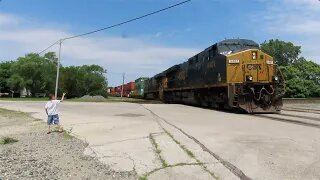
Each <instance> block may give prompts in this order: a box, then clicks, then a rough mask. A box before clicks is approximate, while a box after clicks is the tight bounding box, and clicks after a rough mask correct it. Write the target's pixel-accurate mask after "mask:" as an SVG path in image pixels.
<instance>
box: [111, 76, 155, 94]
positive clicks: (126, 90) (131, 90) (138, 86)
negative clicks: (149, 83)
mask: <svg viewBox="0 0 320 180" xmlns="http://www.w3.org/2000/svg"><path fill="white" fill-rule="evenodd" d="M148 79H149V78H147V77H140V78H138V79H136V80H135V81H134V82H129V83H127V84H124V85H123V86H117V87H110V88H109V91H108V93H109V95H110V96H117V97H120V96H121V93H122V96H123V97H134V98H142V97H143V95H144V88H145V82H146V80H148ZM122 87H123V91H122Z"/></svg>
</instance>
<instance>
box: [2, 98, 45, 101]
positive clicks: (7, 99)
mask: <svg viewBox="0 0 320 180" xmlns="http://www.w3.org/2000/svg"><path fill="white" fill-rule="evenodd" d="M0 100H1V101H48V98H47V97H44V98H31V97H27V98H15V97H14V98H11V97H0Z"/></svg>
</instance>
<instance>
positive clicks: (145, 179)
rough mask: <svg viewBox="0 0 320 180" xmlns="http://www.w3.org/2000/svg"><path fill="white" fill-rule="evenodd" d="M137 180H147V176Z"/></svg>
mask: <svg viewBox="0 0 320 180" xmlns="http://www.w3.org/2000/svg"><path fill="white" fill-rule="evenodd" d="M139 180H148V177H147V176H140V177H139Z"/></svg>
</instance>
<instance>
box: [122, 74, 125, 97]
mask: <svg viewBox="0 0 320 180" xmlns="http://www.w3.org/2000/svg"><path fill="white" fill-rule="evenodd" d="M124 76H125V73H122V87H121V100H122V96H123V86H124Z"/></svg>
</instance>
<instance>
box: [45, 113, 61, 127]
mask: <svg viewBox="0 0 320 180" xmlns="http://www.w3.org/2000/svg"><path fill="white" fill-rule="evenodd" d="M47 123H48V125H50V124H59V115H58V114H56V115H48V121H47Z"/></svg>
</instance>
